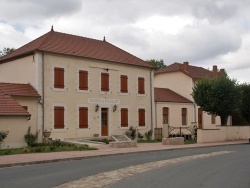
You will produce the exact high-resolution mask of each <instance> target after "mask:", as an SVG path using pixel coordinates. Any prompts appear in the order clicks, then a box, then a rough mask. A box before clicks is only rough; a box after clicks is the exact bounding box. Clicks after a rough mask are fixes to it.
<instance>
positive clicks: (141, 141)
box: [137, 140, 161, 143]
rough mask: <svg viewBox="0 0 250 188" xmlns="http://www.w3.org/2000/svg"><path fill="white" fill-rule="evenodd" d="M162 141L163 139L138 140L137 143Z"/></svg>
mask: <svg viewBox="0 0 250 188" xmlns="http://www.w3.org/2000/svg"><path fill="white" fill-rule="evenodd" d="M157 142H161V140H137V143H157Z"/></svg>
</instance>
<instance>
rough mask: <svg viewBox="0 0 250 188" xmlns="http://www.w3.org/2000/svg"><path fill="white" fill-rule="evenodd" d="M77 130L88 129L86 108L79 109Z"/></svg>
mask: <svg viewBox="0 0 250 188" xmlns="http://www.w3.org/2000/svg"><path fill="white" fill-rule="evenodd" d="M79 128H88V108H87V107H79Z"/></svg>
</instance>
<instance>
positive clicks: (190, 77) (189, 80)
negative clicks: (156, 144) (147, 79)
mask: <svg viewBox="0 0 250 188" xmlns="http://www.w3.org/2000/svg"><path fill="white" fill-rule="evenodd" d="M220 72H224V69H221V70H220ZM220 72H218V70H217V66H213V70H212V71H210V70H208V69H204V68H202V67H197V66H192V65H189V63H188V62H184V63H183V64H180V63H173V64H171V65H169V66H166V67H164V68H162V69H160V70H158V71H156V72H155V78H154V87H155V103H156V107H155V108H156V112H157V117H156V126H157V127H162V126H164V124H167V125H169V126H172V127H181V126H183V127H189V126H194V125H195V124H197V127H198V128H199V129H211V128H215V125H216V124H219V122H220V119H219V117H215V116H214V115H208V114H207V113H205V112H203V111H202V109H201V108H200V107H199V106H197V105H196V104H195V103H194V100H193V98H192V96H191V93H192V88H193V87H194V86H195V82H196V81H197V80H199V79H202V78H205V77H207V78H211V79H212V78H214V77H216V76H217V74H218V73H220ZM164 93H165V94H164ZM163 95H164V97H163ZM196 122H197V123H196Z"/></svg>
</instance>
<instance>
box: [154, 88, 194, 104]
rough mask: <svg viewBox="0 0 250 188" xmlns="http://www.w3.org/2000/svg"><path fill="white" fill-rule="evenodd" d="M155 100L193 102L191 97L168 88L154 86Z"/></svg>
mask: <svg viewBox="0 0 250 188" xmlns="http://www.w3.org/2000/svg"><path fill="white" fill-rule="evenodd" d="M154 95H155V102H176V103H193V102H192V101H190V100H189V99H187V98H185V97H183V96H181V95H179V94H178V93H175V92H174V91H172V90H170V89H167V88H154Z"/></svg>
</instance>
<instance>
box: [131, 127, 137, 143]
mask: <svg viewBox="0 0 250 188" xmlns="http://www.w3.org/2000/svg"><path fill="white" fill-rule="evenodd" d="M129 130H130V131H131V134H130V138H131V139H132V140H134V139H135V137H136V129H135V128H134V127H133V126H130V127H129Z"/></svg>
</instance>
